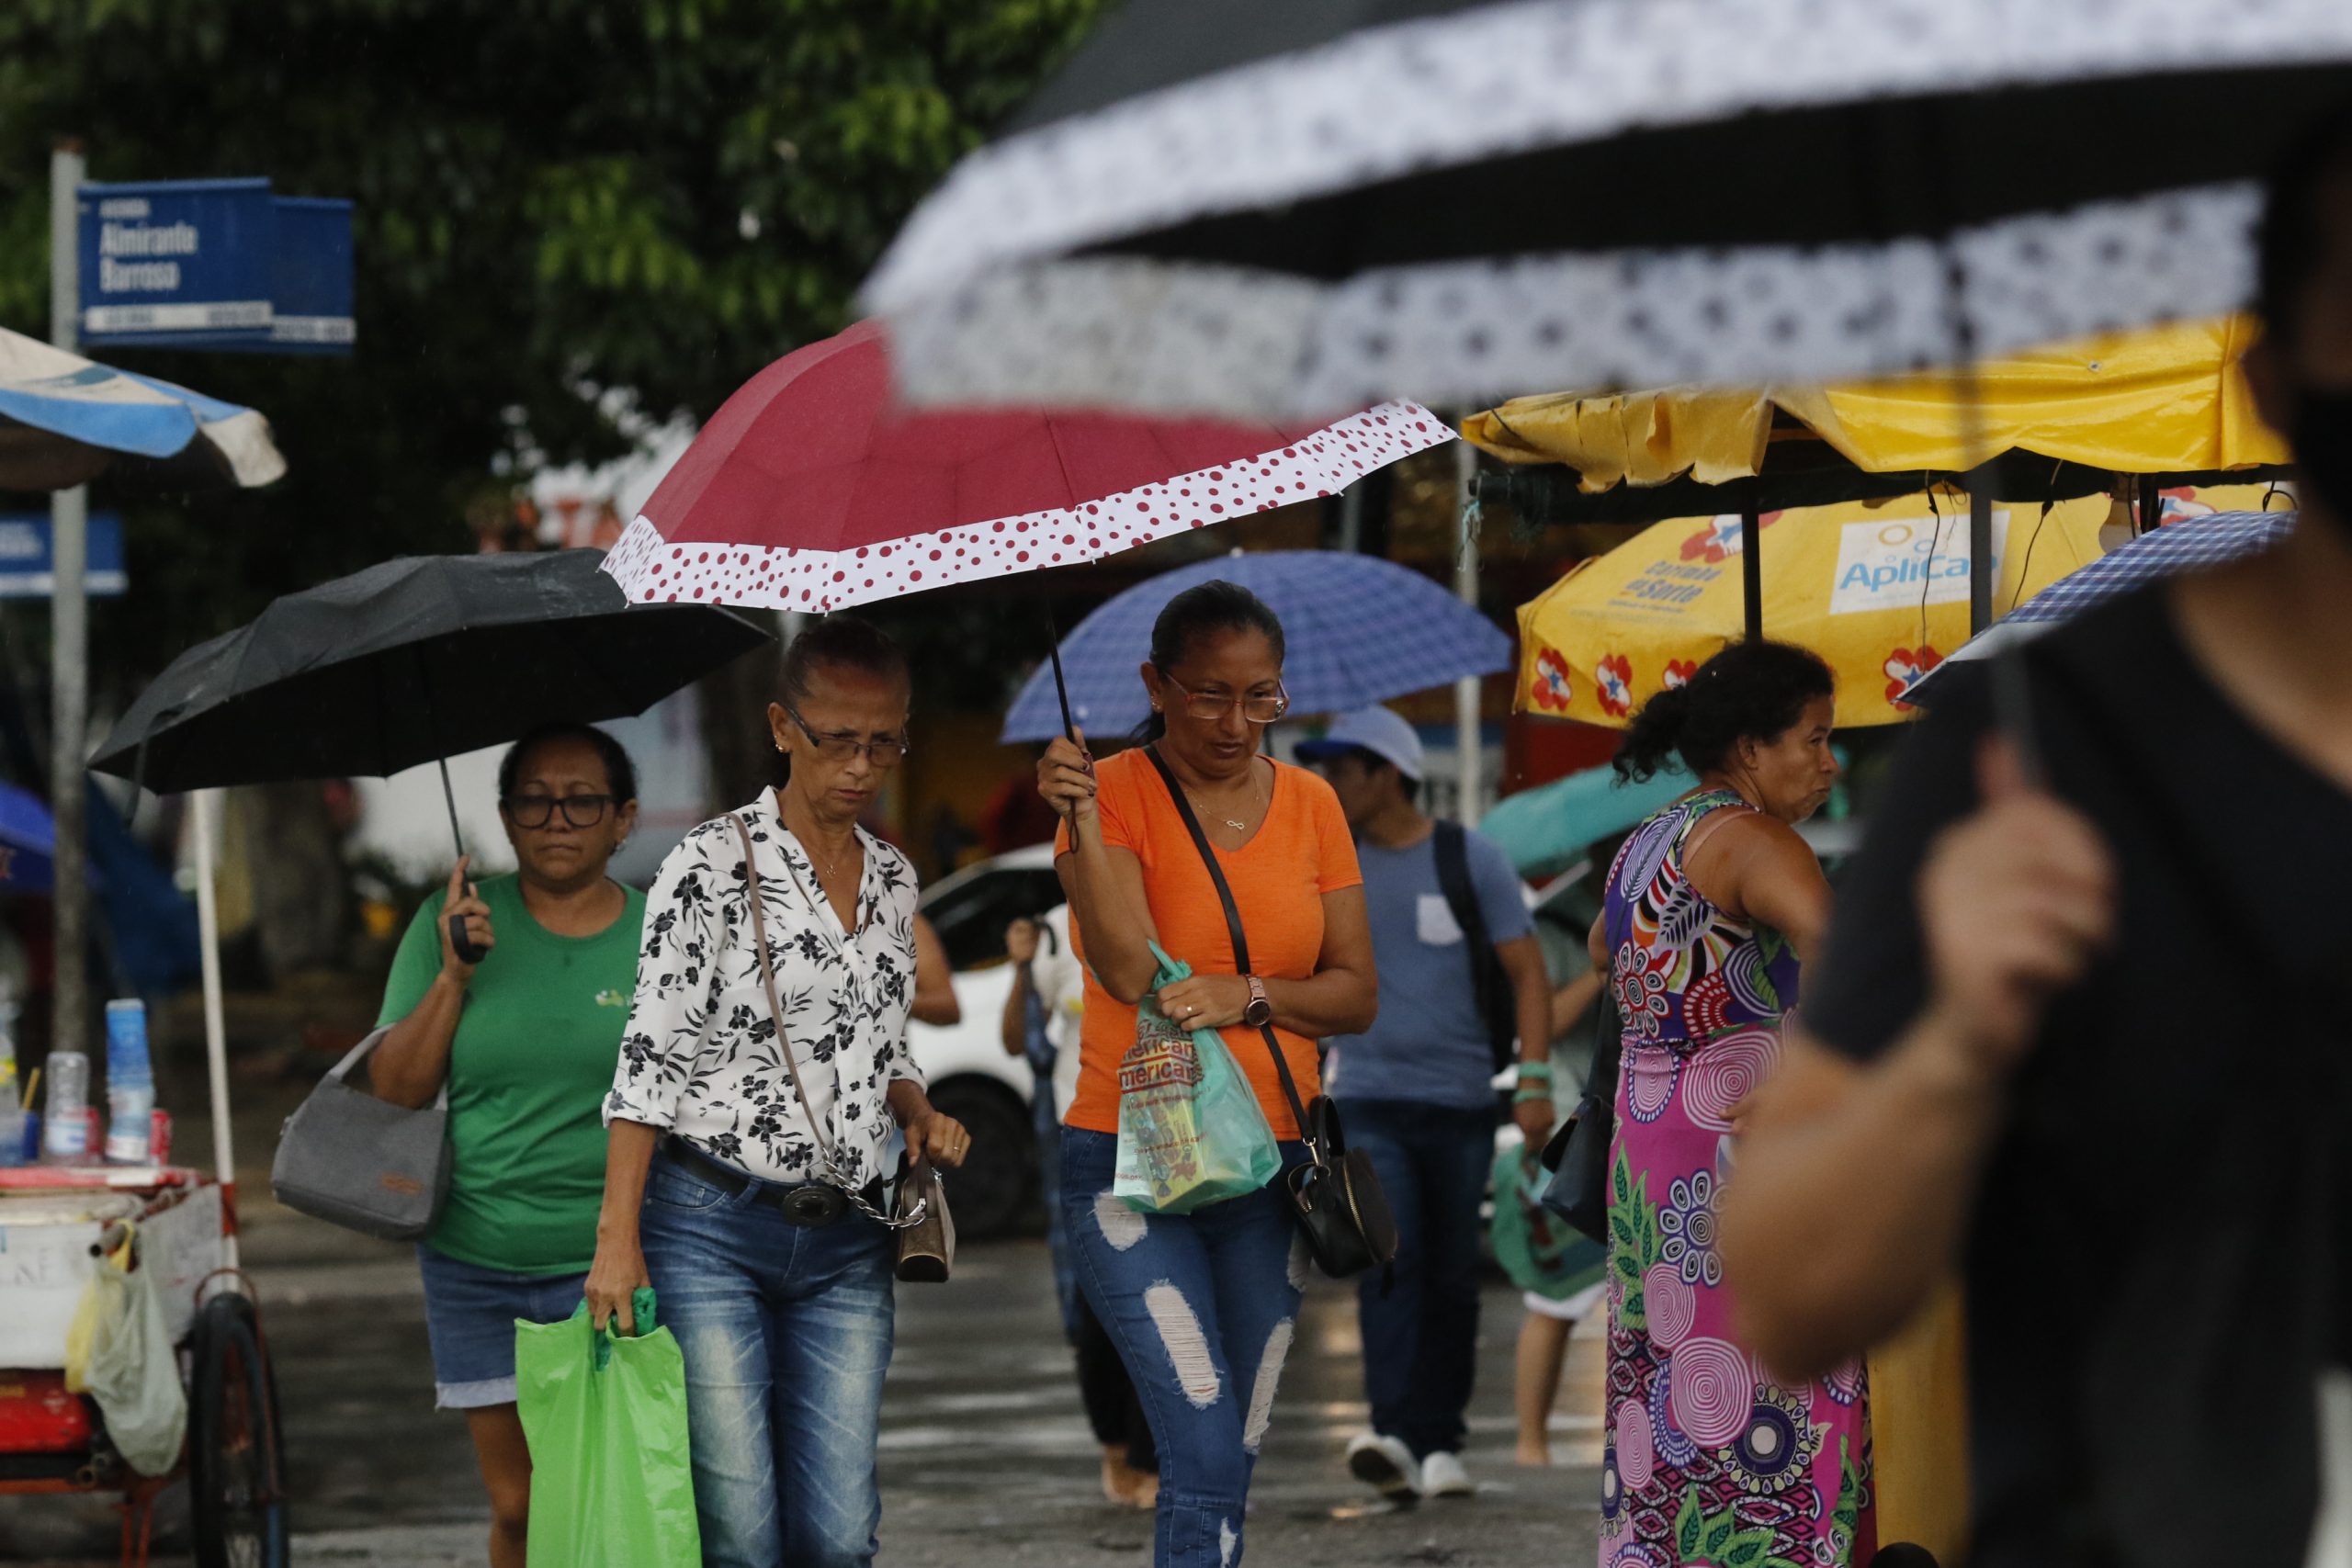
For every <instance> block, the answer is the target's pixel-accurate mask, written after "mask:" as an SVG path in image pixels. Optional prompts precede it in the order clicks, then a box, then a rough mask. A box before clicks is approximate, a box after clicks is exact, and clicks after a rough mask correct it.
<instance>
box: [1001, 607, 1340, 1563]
mask: <svg viewBox="0 0 2352 1568" xmlns="http://www.w3.org/2000/svg"><path fill="white" fill-rule="evenodd" d="M1282 666H1283V628H1282V623H1281V622H1280V621H1278V620H1277V619H1275V617H1274V613H1273V612H1272V610H1269V609H1268V608H1267V607H1266V606H1265V604H1263V603H1261V601H1260V600H1259V599H1258V597H1257V596H1256V595H1255V594H1253V593H1251V592H1249V591H1248V590H1247V589H1244V588H1239V587H1237V586H1235V585H1234V584H1232V583H1230V582H1221V581H1220V582H1206V583H1203V584H1201V585H1200V586H1199V587H1197V588H1192V589H1188V590H1186V591H1185V592H1182V593H1180V594H1178V595H1177V596H1176V597H1175V598H1173V599H1171V600H1170V601H1169V603H1168V607H1167V608H1166V609H1164V610H1162V611H1161V612H1160V614H1159V621H1158V622H1157V623H1156V624H1155V625H1154V626H1153V627H1152V637H1151V658H1150V660H1149V661H1148V662H1147V663H1146V664H1145V665H1144V667H1143V682H1144V687H1145V689H1146V690H1147V691H1148V693H1149V694H1150V696H1151V706H1152V713H1153V715H1154V718H1153V721H1152V726H1151V731H1150V733H1151V735H1152V737H1153V739H1152V741H1151V744H1152V746H1153V747H1154V748H1156V749H1157V750H1158V751H1159V757H1160V759H1161V761H1165V762H1166V763H1167V764H1168V766H1169V769H1170V772H1172V773H1174V774H1175V777H1176V782H1177V785H1178V787H1179V788H1181V789H1182V790H1183V792H1184V793H1185V795H1188V796H1189V797H1190V798H1191V801H1192V805H1193V813H1194V814H1195V815H1196V816H1197V817H1198V818H1200V822H1201V826H1202V828H1203V829H1204V830H1205V831H1206V832H1207V834H1208V837H1209V841H1210V842H1211V843H1212V844H1213V845H1214V846H1215V847H1216V855H1217V863H1218V864H1219V866H1220V867H1221V868H1222V869H1223V871H1224V873H1225V877H1226V881H1227V884H1228V885H1229V886H1231V887H1232V889H1233V898H1234V902H1235V904H1236V905H1237V906H1238V908H1239V910H1240V915H1241V929H1242V931H1243V934H1244V935H1245V936H1246V937H1247V938H1248V939H1249V945H1250V961H1251V963H1252V964H1253V965H1254V973H1252V974H1250V975H1243V974H1240V973H1238V965H1237V964H1236V963H1235V962H1234V955H1233V942H1232V939H1231V936H1230V934H1229V933H1228V931H1227V927H1226V919H1225V909H1224V906H1223V904H1222V903H1221V902H1220V901H1219V900H1218V898H1217V895H1216V884H1215V883H1214V882H1212V881H1211V879H1210V877H1209V874H1208V869H1207V867H1206V866H1204V865H1203V864H1202V863H1201V857H1200V852H1199V851H1198V850H1197V849H1196V848H1195V847H1194V846H1193V840H1192V836H1191V834H1190V833H1189V832H1188V831H1187V830H1186V829H1185V827H1184V823H1183V818H1182V817H1181V816H1180V815H1179V814H1178V811H1177V808H1176V804H1175V800H1174V798H1173V796H1172V795H1170V793H1169V789H1168V785H1167V784H1166V783H1165V782H1164V781H1162V779H1161V778H1160V776H1159V770H1158V769H1156V768H1155V767H1153V766H1152V760H1151V758H1150V756H1149V755H1148V754H1147V753H1146V751H1145V750H1142V749H1140V748H1138V749H1136V750H1130V751H1126V752H1123V753H1121V754H1120V755H1118V756H1115V757H1111V758H1107V759H1105V760H1104V761H1102V762H1100V763H1096V762H1094V761H1091V759H1090V758H1089V757H1088V756H1087V754H1086V753H1085V752H1084V751H1082V750H1080V748H1079V747H1078V746H1077V745H1074V744H1072V743H1071V742H1069V741H1068V740H1057V741H1056V742H1054V744H1053V746H1052V747H1051V748H1049V749H1048V750H1047V751H1046V756H1045V759H1044V761H1041V762H1040V763H1039V764H1038V769H1037V776H1038V787H1039V790H1040V791H1041V793H1043V794H1044V795H1045V797H1046V799H1047V800H1048V801H1049V802H1051V803H1052V804H1053V806H1054V807H1055V809H1057V811H1059V812H1060V813H1061V814H1062V816H1063V818H1064V823H1063V827H1062V831H1061V835H1060V837H1059V839H1058V840H1057V842H1056V846H1055V849H1056V853H1057V861H1056V866H1057V869H1058V870H1059V871H1060V873H1061V879H1062V886H1063V888H1064V890H1065V891H1066V892H1067V893H1068V894H1069V905H1070V929H1071V934H1072V937H1073V943H1072V945H1073V946H1074V947H1075V948H1076V949H1077V951H1078V952H1079V953H1080V956H1082V957H1083V958H1085V960H1086V962H1087V975H1086V1018H1085V1023H1084V1026H1083V1029H1082V1031H1081V1033H1080V1068H1079V1084H1078V1095H1077V1098H1076V1099H1075V1100H1072V1101H1071V1102H1070V1108H1069V1114H1068V1116H1067V1117H1066V1118H1065V1119H1064V1120H1065V1122H1067V1126H1066V1129H1065V1131H1064V1133H1063V1136H1062V1210H1063V1217H1064V1219H1065V1222H1066V1223H1067V1224H1068V1226H1069V1238H1070V1244H1071V1247H1072V1249H1073V1250H1074V1251H1075V1252H1076V1254H1077V1258H1078V1266H1079V1281H1080V1287H1081V1288H1082V1289H1083V1290H1084V1291H1085V1292H1086V1295H1087V1299H1088V1301H1089V1302H1090V1303H1091V1304H1092V1306H1093V1307H1094V1311H1095V1315H1096V1316H1098V1317H1099V1318H1101V1319H1102V1321H1103V1325H1104V1326H1105V1327H1107V1328H1108V1329H1109V1330H1110V1331H1111V1335H1112V1337H1113V1338H1114V1339H1115V1340H1116V1341H1117V1342H1118V1345H1119V1354H1120V1357H1121V1359H1124V1360H1125V1362H1126V1365H1127V1372H1128V1375H1129V1376H1130V1377H1131V1378H1133V1379H1134V1380H1135V1385H1136V1393H1137V1394H1138V1395H1140V1396H1141V1398H1142V1401H1143V1406H1144V1414H1145V1416H1146V1417H1147V1418H1148V1420H1149V1421H1150V1423H1151V1431H1152V1436H1153V1438H1155V1439H1156V1440H1157V1441H1158V1443H1159V1524H1158V1531H1157V1540H1156V1543H1155V1547H1154V1551H1153V1557H1152V1561H1153V1563H1154V1564H1155V1568H1224V1565H1228V1564H1234V1563H1238V1562H1240V1561H1241V1535H1242V1525H1243V1520H1242V1515H1243V1510H1244V1506H1245V1505H1246V1503H1247V1501H1248V1497H1249V1492H1250V1469H1251V1467H1252V1465H1253V1464H1254V1463H1255V1462H1256V1459H1257V1453H1258V1446H1259V1443H1260V1442H1261V1440H1262V1439H1263V1438H1264V1437H1265V1432H1266V1424H1267V1418H1268V1416H1270V1415H1271V1414H1272V1408H1273V1400H1274V1385H1275V1384H1276V1382H1278V1381H1279V1380H1280V1378H1281V1376H1282V1365H1283V1357H1284V1355H1285V1354H1286V1353H1287V1352H1288V1351H1289V1349H1290V1342H1291V1336H1292V1333H1293V1331H1294V1328H1295V1324H1296V1321H1297V1316H1298V1303H1299V1288H1300V1286H1301V1285H1302V1284H1304V1283H1305V1280H1306V1250H1305V1247H1304V1246H1303V1245H1299V1244H1297V1243H1296V1240H1295V1224H1294V1223H1293V1221H1292V1219H1291V1215H1290V1211H1289V1205H1288V1202H1287V1201H1286V1200H1285V1199H1284V1197H1283V1194H1282V1193H1281V1192H1280V1191H1279V1190H1277V1188H1276V1187H1275V1186H1273V1185H1269V1186H1268V1187H1265V1188H1262V1189H1261V1190H1258V1191H1256V1192H1252V1193H1249V1194H1247V1195H1245V1196H1243V1197H1239V1198H1231V1199H1227V1201H1224V1202H1221V1203H1213V1204H1211V1205H1209V1206H1208V1207H1206V1208H1204V1209H1198V1210H1195V1211H1193V1213H1189V1214H1148V1215H1147V1214H1145V1213H1141V1212H1139V1211H1137V1210H1135V1209H1132V1208H1129V1207H1128V1206H1127V1205H1126V1204H1125V1202H1123V1201H1120V1200H1119V1199H1117V1198H1114V1196H1112V1193H1111V1180H1112V1171H1113V1166H1114V1163H1115V1159H1116V1155H1117V1148H1118V1130H1119V1084H1118V1069H1119V1060H1120V1058H1121V1057H1122V1056H1123V1055H1125V1054H1126V1051H1127V1048H1128V1047H1129V1046H1130V1045H1132V1044H1133V1043H1135V1037H1136V1007H1137V1004H1138V1003H1140V1002H1141V1001H1142V999H1143V998H1144V997H1145V995H1146V994H1147V993H1149V992H1150V991H1151V988H1152V981H1153V980H1154V979H1155V978H1157V977H1158V973H1159V962H1158V961H1157V960H1156V959H1154V958H1153V957H1152V955H1151V951H1150V948H1149V946H1148V943H1149V942H1152V941H1154V940H1157V941H1158V942H1159V944H1160V946H1161V947H1163V948H1165V949H1166V950H1167V951H1168V952H1169V953H1170V954H1171V955H1173V956H1174V957H1177V958H1180V959H1182V960H1183V961H1184V963H1186V964H1189V965H1190V966H1191V967H1192V970H1193V977H1192V978H1191V979H1189V980H1184V981H1181V982H1179V983H1178V984H1176V985H1173V986H1170V987H1166V988H1165V989H1163V990H1161V991H1159V993H1158V996H1157V998H1156V999H1157V1001H1158V1004H1159V1008H1160V1010H1162V1011H1164V1012H1165V1013H1166V1014H1167V1015H1168V1016H1169V1017H1170V1019H1172V1020H1174V1021H1176V1022H1178V1023H1181V1024H1184V1025H1186V1026H1188V1027H1191V1028H1195V1029H1215V1030H1218V1031H1220V1032H1222V1033H1223V1034H1224V1036H1225V1041H1226V1044H1227V1048H1228V1049H1229V1050H1231V1052H1232V1053H1233V1055H1234V1059H1235V1060H1236V1061H1238V1062H1239V1063H1240V1064H1241V1066H1242V1069H1243V1070H1244V1071H1245V1072H1246V1073H1248V1074H1249V1077H1250V1085H1251V1087H1252V1088H1254V1089H1256V1090H1257V1093H1258V1103H1259V1104H1260V1105H1261V1107H1263V1108H1264V1110H1265V1112H1266V1120H1267V1122H1269V1123H1271V1124H1272V1127H1273V1130H1274V1136H1275V1137H1276V1138H1277V1139H1279V1140H1281V1143H1282V1150H1283V1161H1284V1163H1285V1165H1288V1164H1292V1163H1295V1162H1296V1161H1297V1160H1299V1159H1302V1158H1304V1157H1305V1150H1304V1147H1303V1145H1300V1143H1299V1142H1298V1136H1299V1129H1298V1122H1297V1118H1296V1117H1295V1116H1294V1115H1293V1114H1292V1112H1291V1109H1290V1104H1289V1101H1288V1100H1287V1099H1286V1098H1285V1097H1284V1095H1283V1091H1282V1087H1281V1082H1280V1080H1279V1078H1278V1077H1277V1075H1276V1073H1275V1069H1274V1062H1273V1057H1272V1054H1271V1053H1270V1052H1269V1051H1268V1049H1267V1046H1266V1043H1265V1037H1264V1035H1263V1034H1262V1033H1261V1032H1260V1030H1259V1027H1258V1024H1259V1022H1260V1021H1261V1019H1265V1020H1270V1021H1272V1025H1273V1028H1274V1033H1275V1036H1276V1038H1277V1039H1279V1040H1280V1041H1281V1042H1282V1045H1283V1056H1284V1059H1285V1060H1286V1062H1287V1063H1288V1065H1289V1066H1290V1070H1291V1074H1292V1077H1294V1078H1295V1080H1296V1082H1297V1085H1298V1090H1299V1094H1300V1096H1301V1097H1302V1099H1312V1098H1313V1097H1314V1095H1315V1093H1316V1089H1317V1083H1318V1074H1317V1062H1316V1055H1317V1053H1316V1046H1315V1042H1316V1041H1317V1040H1320V1039H1322V1038H1324V1037H1325V1036H1327V1035H1332V1034H1352V1033H1357V1032H1362V1031H1363V1029H1365V1028H1366V1027H1368V1026H1369V1025H1370V1024H1371V1022H1372V1020H1373V1014H1374V1010H1376V1008H1377V1005H1378V999H1379V998H1378V991H1377V987H1376V986H1375V984H1374V978H1373V963H1372V931H1371V927H1370V925H1369V924H1368V923H1367V921H1366V919H1365V917H1364V905H1363V875H1362V874H1361V873H1359V872H1358V870H1357V869H1356V852H1355V842H1354V840H1352V839H1351V837H1350V836H1349V833H1348V824H1347V819H1346V818H1345V817H1344V816H1342V815H1341V813H1340V803H1339V799H1338V797H1337V796H1335V795H1333V794H1332V793H1331V786H1330V785H1329V784H1326V783H1324V782H1323V780H1321V779H1320V778H1318V777H1317V776H1316V775H1315V774H1313V773H1307V772H1306V771H1305V770H1304V769H1300V768H1294V767H1288V766H1285V765H1283V764H1282V763H1279V762H1276V761H1272V759H1271V758H1268V757H1265V756H1262V755H1261V750H1262V749H1263V745H1262V743H1263V741H1264V738H1265V727H1266V726H1267V725H1269V724H1271V723H1272V722H1273V721H1274V720H1275V719H1277V718H1280V717H1281V716H1283V711H1284V710H1285V709H1286V708H1287V707H1288V706H1289V702H1290V699H1289V698H1288V697H1287V696H1286V695H1285V694H1283V682H1282V673H1283V670H1282Z"/></svg>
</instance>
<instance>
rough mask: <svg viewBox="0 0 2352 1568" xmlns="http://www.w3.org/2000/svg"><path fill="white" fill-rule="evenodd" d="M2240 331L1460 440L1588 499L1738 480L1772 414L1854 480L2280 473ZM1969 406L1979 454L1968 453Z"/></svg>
mask: <svg viewBox="0 0 2352 1568" xmlns="http://www.w3.org/2000/svg"><path fill="white" fill-rule="evenodd" d="M2253 332H2254V329H2253V327H2252V326H2251V325H2250V324H2249V323H2248V321H2246V320H2245V318H2244V317H2235V316H2233V317H2224V318H2221V319H2218V320H2214V321H2199V322H2192V323H2187V324H2182V325H2177V326H2171V327H2163V328H2157V329H2154V330H2152V331H2147V332H2139V333H2123V334H2117V335H2109V336H2105V337H2100V338H2094V339H2086V340H2085V341H2083V342H2080V343H2075V344H2064V345H2061V346H2059V347H2055V348H2047V349H2041V350H2037V351H2035V352H2033V353H2031V354H2020V355H2010V356H2008V357H2006V358H2001V359H1992V360H1986V361H1985V362H1983V363H1982V364H1980V365H1979V366H1978V367H1976V372H1975V374H1974V376H1973V377H1969V378H1962V377H1956V376H1953V375H1951V373H1949V372H1937V373H1932V374H1924V375H1917V376H1903V377H1896V378H1890V379H1887V380H1883V381H1870V382H1857V383H1853V384H1850V385H1842V386H1837V387H1772V388H1768V389H1764V390H1761V391H1745V392H1742V391H1711V390H1702V389H1696V388H1668V389H1665V390H1662V391H1654V392H1634V393H1627V394H1624V395H1623V396H1619V397H1610V398H1579V397H1576V396H1574V395H1572V394H1568V393H1552V394H1549V395H1546V396H1542V397H1532V398H1516V399H1513V400H1511V401H1510V402H1507V403H1505V404H1503V405H1502V406H1501V407H1500V408H1498V409H1490V410H1488V411H1487V412H1484V413H1479V414H1474V415H1472V416H1471V417H1470V418H1469V419H1468V420H1467V421H1465V422H1464V424H1463V434H1464V435H1465V436H1466V437H1468V438H1469V439H1470V441H1472V442H1473V443H1474V444H1476V446H1479V447H1481V448H1482V449H1484V450H1486V451H1488V452H1492V453H1493V454H1495V455H1496V456H1497V457H1501V458H1503V459H1504V460H1506V461H1509V462H1514V463H1565V464H1566V465H1567V466H1569V467H1570V468H1575V469H1576V470H1577V474H1578V476H1579V480H1580V485H1581V488H1582V489H1584V490H1585V491H1589V492H1597V491H1604V490H1607V489H1609V488H1611V486H1613V485H1617V484H1621V483H1623V484H1632V485H1636V486H1648V485H1657V484H1664V483H1666V482H1667V481H1668V480H1669V479H1676V478H1678V477H1679V476H1680V475H1682V474H1684V473H1689V474H1690V475H1691V477H1692V478H1693V479H1698V480H1700V481H1701V482H1702V483H1706V484H1720V483H1722V482H1724V480H1726V479H1745V478H1747V477H1748V476H1750V475H1753V474H1755V473H1757V472H1758V470H1759V469H1760V468H1762V466H1763V463H1764V457H1765V453H1766V450H1767V448H1768V447H1769V446H1770V443H1771V442H1772V441H1774V440H1776V439H1778V440H1788V439H1799V440H1803V439H1808V438H1809V437H1808V436H1807V435H1806V434H1805V432H1804V431H1796V430H1790V429H1787V428H1785V427H1784V428H1783V429H1782V430H1781V431H1780V432H1778V433H1777V434H1776V433H1775V431H1774V430H1773V413H1774V410H1775V409H1776V408H1777V409H1779V410H1780V411H1781V412H1784V413H1786V414H1788V415H1789V416H1791V417H1792V418H1794V419H1796V420H1797V421H1799V422H1801V423H1803V424H1804V426H1806V427H1807V429H1809V430H1810V431H1811V432H1812V434H1813V435H1815V436H1817V437H1818V438H1819V439H1821V440H1823V441H1826V442H1827V443H1828V444H1829V445H1830V446H1832V447H1834V448H1836V449H1837V451H1838V453H1840V454H1841V455H1843V456H1844V457H1846V458H1847V459H1848V460H1849V461H1850V462H1852V463H1853V464H1854V465H1855V466H1856V467H1858V468H1863V469H1865V470H1867V471H1869V472H1871V473H1896V472H1901V471H1903V470H1905V469H1908V468H1920V469H1933V470H1937V471H1941V472H1953V471H1958V470H1961V469H1964V468H1973V467H1974V466H1975V465H1976V464H1977V463H1978V462H1981V461H1983V460H1984V458H1985V457H1986V456H1989V455H1991V454H1994V453H1998V452H2006V451H2010V450H2023V451H2029V452H2036V453H2040V454H2041V455H2042V456H2044V457H2053V458H2062V459H2064V460H2065V461H2068V462H2075V463H2081V464H2085V465H2086V466H2088V467H2091V468H2107V469H2110V470H2113V471H2115V472H2118V473H2134V474H2155V473H2198V472H2205V471H2210V470H2214V469H2222V468H2245V467H2250V466H2253V465H2256V464H2266V463H2284V462H2285V461H2287V449H2286V445H2285V443H2283V442H2282V441H2280V440H2279V439H2278V436H2277V435H2276V434H2272V432H2271V431H2270V430H2269V429H2268V428H2267V427H2266V426H2265V425H2264V424H2263V423H2262V422H2261V421H2260V420H2259V419H2257V418H2256V416H2255V412H2254V405H2253V400H2252V398H2251V396H2250V395H2249V393H2248V392H2247V389H2246V385H2245V377H2244V376H2243V375H2242V374H2241V373H2240V371H2239V369H2238V356H2239V355H2240V354H2241V353H2242V352H2244V350H2245V346H2246V344H2248V343H2250V342H2251V341H2252V337H2253ZM1962 397H1972V398H1973V400H1974V401H1975V403H1976V405H1977V409H1978V412H1977V413H1976V414H1975V416H1974V419H1975V428H1976V433H1977V435H1978V438H1979V442H1980V446H1979V450H1978V451H1977V452H1976V453H1974V454H1973V455H1972V454H1971V453H1970V452H1967V451H1963V450H1962V440H1963V437H1964V435H1965V434H1966V433H1967V426H1966V424H1965V423H1963V415H1962V408H1961V400H1962Z"/></svg>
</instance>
